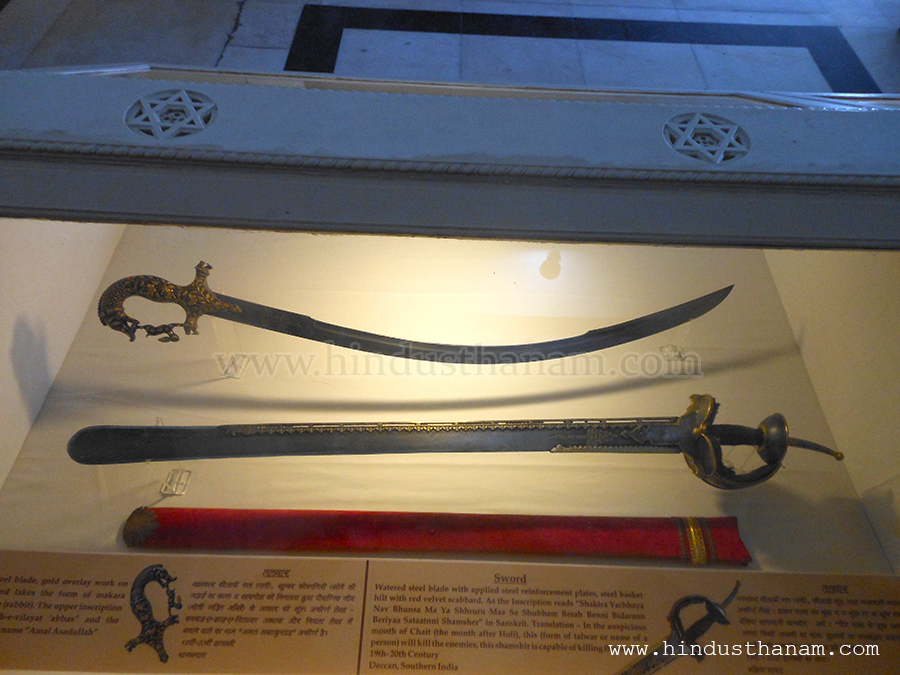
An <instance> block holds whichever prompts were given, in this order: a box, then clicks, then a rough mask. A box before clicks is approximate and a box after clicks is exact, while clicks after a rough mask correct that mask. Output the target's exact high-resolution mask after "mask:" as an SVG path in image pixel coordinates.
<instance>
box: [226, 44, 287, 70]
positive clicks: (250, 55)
mask: <svg viewBox="0 0 900 675" xmlns="http://www.w3.org/2000/svg"><path fill="white" fill-rule="evenodd" d="M287 54H288V50H287V48H286V47H285V48H283V49H272V48H262V47H240V46H237V45H228V47H227V48H226V49H225V53H224V54H223V55H222V58H221V59H220V60H219V63H218V64H217V65H216V68H218V69H219V70H231V71H235V72H241V73H280V72H281V71H282V70H284V62H285V60H286V59H287Z"/></svg>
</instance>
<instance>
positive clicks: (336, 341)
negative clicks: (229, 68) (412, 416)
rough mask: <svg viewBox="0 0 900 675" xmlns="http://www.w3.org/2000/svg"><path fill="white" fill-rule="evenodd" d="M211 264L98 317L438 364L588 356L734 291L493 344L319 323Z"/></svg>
mask: <svg viewBox="0 0 900 675" xmlns="http://www.w3.org/2000/svg"><path fill="white" fill-rule="evenodd" d="M211 269H212V266H211V265H209V264H207V263H205V262H203V261H201V262H199V263H198V264H197V265H196V267H195V270H196V274H195V277H194V281H192V282H191V283H190V284H188V285H187V286H178V285H176V284H173V283H172V282H170V281H166V280H165V279H163V278H161V277H157V276H151V275H140V276H133V277H126V278H124V279H120V280H118V281H116V282H115V283H113V284H112V285H110V286H109V288H107V289H106V290H105V291H104V292H103V293H102V295H101V296H100V302H99V303H98V306H97V311H98V314H99V317H100V322H101V323H102V324H103V325H104V326H109V327H110V328H112V329H113V330H116V331H119V332H121V333H124V334H125V335H127V336H128V337H129V339H130V340H132V341H134V339H135V336H136V334H137V332H138V331H139V330H142V331H144V332H145V333H146V334H147V335H156V336H160V338H159V340H160V342H178V341H179V340H180V337H179V335H178V334H177V333H176V332H175V329H176V328H181V329H182V330H183V331H184V333H185V335H197V333H198V327H197V320H198V319H199V318H200V317H201V316H203V315H204V314H208V315H210V316H214V317H218V318H220V319H227V320H229V321H235V322H237V323H243V324H247V325H250V326H255V327H257V328H264V329H266V330H271V331H275V332H278V333H285V334H287V335H294V336H296V337H301V338H306V339H308V340H315V341H316V342H323V343H325V344H332V345H336V346H339V347H346V348H349V349H356V350H361V351H364V352H370V353H372V354H382V355H384V356H397V357H401V358H406V359H418V360H421V361H436V362H439V363H471V364H499V363H503V364H506V363H527V362H530V361H543V360H546V359H558V358H563V357H566V356H574V355H577V354H586V353H588V352H594V351H597V350H600V349H607V348H609V347H614V346H616V345H620V344H625V343H627V342H633V341H634V340H640V339H641V338H645V337H648V336H650V335H655V334H657V333H661V332H662V331H665V330H669V329H670V328H675V327H676V326H680V325H681V324H683V323H686V322H687V321H690V320H691V319H696V318H697V317H699V316H702V315H704V314H706V313H707V312H709V311H710V310H711V309H713V308H714V307H716V306H717V305H718V304H719V303H720V302H722V301H723V300H724V299H725V297H726V296H727V295H728V294H729V293H730V292H731V289H732V286H728V287H726V288H722V289H720V290H718V291H715V292H713V293H709V294H707V295H704V296H701V297H699V298H695V299H694V300H689V301H688V302H685V303H682V304H680V305H675V306H673V307H669V308H668V309H664V310H661V311H659V312H654V313H653V314H648V315H646V316H642V317H639V318H637V319H632V320H630V321H625V322H623V323H619V324H616V325H613V326H607V327H605V328H597V329H594V330H591V331H588V332H587V333H584V334H582V335H576V336H574V337H569V338H563V339H559V340H549V341H546V342H535V343H530V344H515V345H493V346H484V345H448V344H440V343H433V342H416V341H413V340H406V339H402V338H394V337H388V336H386V335H378V334H376V333H368V332H366V331H361V330H356V329H354V328H347V327H345V326H338V325H335V324H330V323H325V322H324V321H318V320H317V319H313V318H311V317H309V316H306V315H305V314H296V313H294V312H288V311H285V310H282V309H276V308H274V307H267V306H265V305H258V304H256V303H254V302H249V301H247V300H241V299H239V298H233V297H230V296H227V295H221V294H216V293H213V292H212V291H211V290H210V289H209V287H208V286H207V283H206V279H207V277H208V276H209V272H210V270H211ZM132 296H139V297H142V298H146V299H148V300H152V301H154V302H164V303H174V304H177V305H179V306H180V307H181V308H182V309H183V310H184V312H185V320H184V321H183V322H181V323H167V324H161V325H151V324H143V323H141V322H140V321H138V320H137V319H135V318H133V317H131V316H129V315H128V314H127V313H126V312H125V308H124V303H125V301H126V300H127V299H128V298H130V297H132Z"/></svg>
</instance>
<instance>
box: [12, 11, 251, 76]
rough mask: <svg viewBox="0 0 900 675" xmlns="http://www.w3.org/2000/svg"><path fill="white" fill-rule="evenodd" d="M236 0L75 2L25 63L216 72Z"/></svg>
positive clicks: (232, 17)
mask: <svg viewBox="0 0 900 675" xmlns="http://www.w3.org/2000/svg"><path fill="white" fill-rule="evenodd" d="M237 13H238V4H237V0H233V1H232V0H212V1H206V0H152V1H149V2H148V1H147V0H73V1H72V3H70V4H69V6H68V8H67V9H66V11H65V12H64V13H63V14H62V15H61V16H60V18H59V20H58V21H56V23H54V24H53V27H52V28H50V30H49V31H48V32H47V34H46V35H45V36H44V38H43V39H42V40H41V41H40V43H38V45H37V46H36V47H35V49H34V50H33V51H32V52H31V54H30V55H29V56H28V58H27V59H26V60H25V62H24V66H25V67H27V68H40V67H50V66H60V65H67V66H68V65H88V64H101V63H102V64H115V63H159V64H171V65H193V66H205V67H210V66H214V65H215V63H216V61H218V59H219V57H220V55H221V53H222V49H223V48H224V47H225V43H226V41H227V39H228V34H229V33H230V31H231V29H232V28H233V27H234V20H235V17H236V16H237Z"/></svg>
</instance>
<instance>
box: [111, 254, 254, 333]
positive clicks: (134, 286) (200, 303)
mask: <svg viewBox="0 0 900 675" xmlns="http://www.w3.org/2000/svg"><path fill="white" fill-rule="evenodd" d="M194 269H195V275H194V280H193V281H192V282H191V283H190V284H188V285H187V286H178V285H177V284H173V283H172V282H171V281H167V280H165V279H163V278H162V277H157V276H152V275H138V276H133V277H126V278H124V279H119V280H118V281H116V282H115V283H113V284H112V285H110V287H109V288H107V289H106V290H105V291H104V292H103V294H102V295H101V296H100V302H99V303H98V305H97V313H98V314H99V316H100V322H101V323H102V324H103V325H104V326H109V327H110V328H112V329H113V330H117V331H119V332H120V333H125V335H127V336H128V338H129V339H130V340H131V341H132V342H134V338H135V335H136V333H137V331H138V330H143V331H144V332H145V333H146V334H147V335H148V336H149V335H162V337H161V338H159V341H160V342H178V340H179V339H180V338H179V337H178V335H177V334H176V333H175V328H178V327H180V328H182V329H183V330H184V334H185V335H197V319H199V318H200V317H201V316H203V315H204V314H208V313H209V312H211V311H214V310H222V309H225V310H229V311H233V312H240V308H238V307H234V306H232V305H230V304H228V303H226V302H222V301H221V300H219V298H217V297H216V294H215V293H213V292H212V291H211V290H209V287H208V286H207V285H206V277H208V276H209V271H210V270H211V269H212V265H209V264H207V263H205V262H203V261H202V260H201V261H200V262H199V263H197V265H196V267H195V268H194ZM132 296H138V297H141V298H146V299H147V300H152V301H153V302H169V303H174V304H176V305H178V306H180V307H181V308H182V309H183V310H184V314H185V318H184V321H183V322H182V323H166V324H161V325H158V326H154V325H151V324H143V323H141V322H140V321H138V320H137V319H134V318H132V317H130V316H129V315H128V314H127V313H126V312H125V307H124V305H125V301H126V300H127V299H128V298H130V297H132Z"/></svg>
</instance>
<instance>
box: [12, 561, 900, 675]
mask: <svg viewBox="0 0 900 675" xmlns="http://www.w3.org/2000/svg"><path fill="white" fill-rule="evenodd" d="M287 664H289V665H290V670H291V671H292V672H297V673H335V674H341V675H344V674H346V675H357V674H371V673H382V672H386V671H387V672H429V671H430V672H448V673H451V672H456V673H503V672H513V671H514V672H516V673H517V675H528V674H530V673H535V674H538V673H541V674H543V673H546V672H548V671H549V670H551V669H553V670H559V669H564V670H565V672H593V673H599V674H603V673H609V674H610V675H612V674H614V673H615V674H619V675H621V674H627V675H631V674H633V673H635V674H636V673H647V672H656V670H657V669H659V670H661V669H663V668H664V669H665V672H666V673H672V675H676V674H677V673H721V672H728V673H748V674H756V673H798V674H801V673H811V674H812V673H815V674H816V675H822V674H825V673H844V672H857V671H858V672H867V673H895V672H897V671H898V669H900V579H897V578H895V577H850V576H828V575H798V574H770V573H761V572H749V571H734V570H727V571H721V570H709V569H703V570H700V569H688V568H670V569H662V568H623V567H602V566H594V565H577V564H572V565H559V564H538V563H534V564H531V563H511V562H503V561H478V562H473V561H430V560H394V559H384V558H377V559H371V560H366V559H357V558H341V557H335V558H325V557H296V556H283V557H268V556H266V557H252V556H227V555H225V556H206V555H193V554H159V555H156V554H65V553H36V552H17V551H7V552H2V553H0V665H2V667H3V668H5V669H36V670H81V671H89V672H90V671H106V672H110V671H118V672H159V673H164V672H177V673H207V672H216V673H273V672H284V670H285V667H286V665H287Z"/></svg>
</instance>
